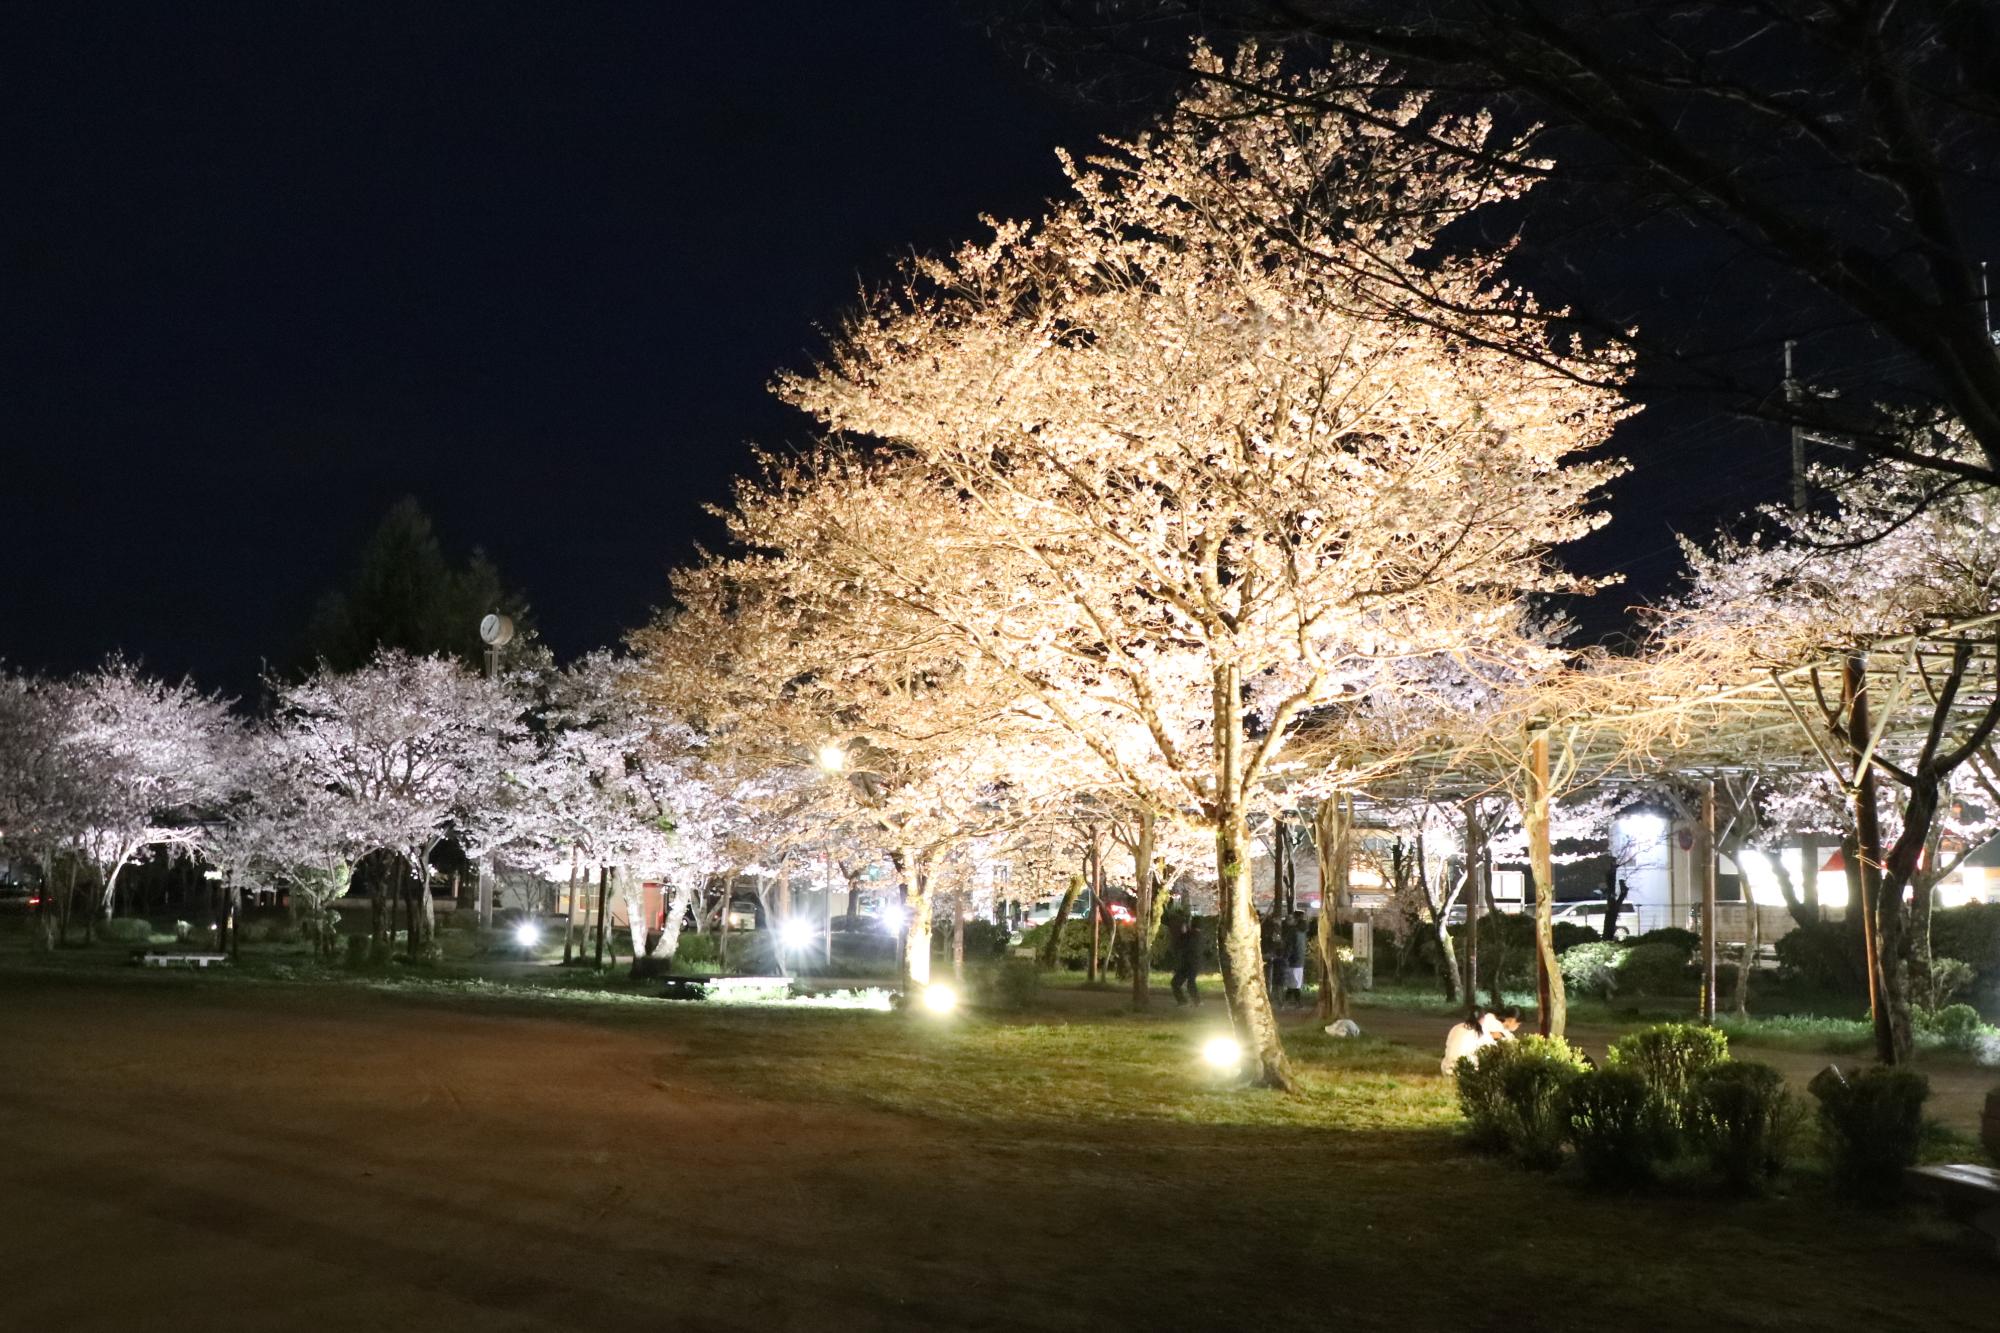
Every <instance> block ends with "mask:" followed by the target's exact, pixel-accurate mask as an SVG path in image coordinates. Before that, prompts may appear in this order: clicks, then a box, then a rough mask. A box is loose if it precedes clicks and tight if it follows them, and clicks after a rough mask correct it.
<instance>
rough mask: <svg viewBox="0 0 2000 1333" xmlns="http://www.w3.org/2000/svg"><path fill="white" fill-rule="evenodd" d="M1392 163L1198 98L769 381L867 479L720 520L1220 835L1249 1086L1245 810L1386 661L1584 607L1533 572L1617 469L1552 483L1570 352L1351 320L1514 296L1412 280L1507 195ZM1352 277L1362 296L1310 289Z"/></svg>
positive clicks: (1234, 996)
mask: <svg viewBox="0 0 2000 1333" xmlns="http://www.w3.org/2000/svg"><path fill="white" fill-rule="evenodd" d="M1316 91H1325V90H1316ZM1415 111H1416V108H1415V106H1414V104H1412V105H1411V106H1408V107H1405V108H1403V110H1402V111H1401V112H1398V113H1397V114H1411V115H1413V114H1415ZM1445 132H1447V133H1451V134H1455V135H1460V136H1463V137H1464V138H1465V140H1466V141H1467V142H1468V143H1470V142H1476V141H1477V140H1479V139H1480V138H1481V137H1482V136H1483V135H1484V134H1485V133H1486V129H1485V126H1484V125H1483V124H1479V123H1473V122H1465V123H1459V124H1455V125H1453V126H1451V127H1449V128H1448V129H1447V130H1446V131H1445ZM1399 145H1400V141H1399V140H1397V139H1396V138H1395V137H1394V136H1391V135H1384V134H1380V133H1378V132H1377V131H1376V130H1375V129H1373V128H1372V127H1371V126H1369V125H1367V124H1366V123H1364V122H1362V121H1360V120H1358V119H1355V118H1353V117H1350V116H1347V115H1344V114H1340V113H1338V112H1335V111H1330V110H1327V109H1324V107H1323V106H1321V107H1315V108H1312V109H1306V108H1304V107H1303V104H1302V106H1301V108H1300V109H1297V110H1295V111H1291V112H1278V113H1274V112H1271V111H1270V110H1269V108H1268V105H1264V106H1260V107H1252V106H1250V105H1249V104H1248V103H1242V102H1238V101H1237V100H1236V99H1234V98H1233V97H1232V95H1231V94H1230V93H1229V92H1228V91H1227V90H1226V89H1224V90H1217V91H1210V92H1206V93H1203V94H1201V95H1200V96H1198V97H1196V98H1195V99H1193V100H1191V101H1189V102H1187V103H1185V104H1184V105H1183V106H1182V107H1181V108H1179V110H1178V111H1177V112H1176V113H1175V114H1174V115H1173V116H1172V117H1171V118H1169V120H1168V121H1167V122H1166V123H1164V124H1163V125H1162V126H1161V127H1160V128H1159V130H1158V131H1157V132H1155V133H1153V134H1150V135H1147V136H1145V137H1142V138H1140V139H1138V140H1135V141H1133V142H1131V143H1127V144H1120V145H1114V146H1113V147H1112V148H1111V150H1110V151H1109V152H1108V153H1107V154H1106V155H1104V156H1103V157H1100V158H1098V159H1095V160H1093V161H1092V162H1090V163H1089V164H1070V167H1069V170H1070V182H1071V198H1070V199H1069V200H1068V201H1067V202H1064V203H1062V204H1059V205H1058V206H1056V207H1055V209H1054V210H1053V211H1052V212H1051V213H1050V214H1049V215H1048V216H1047V217H1046V218H1044V219H1043V220H1041V221H1040V222H1038V223H1036V224H1033V225H1024V224H1004V225H1001V226H999V227H998V228H997V230H996V235H995V237H994V239H993V240H992V241H990V242H988V243H985V244H977V245H969V246H967V247H965V248H963V249H961V250H959V251H957V252H956V253H954V254H953V255H951V256H950V257H948V258H945V259H940V260H927V261H919V262H917V263H916V264H914V265H913V266H912V267H911V270H910V272H909V274H908V279H907V281H906V282H905V283H904V284H903V285H902V286H901V287H900V288H898V289H896V290H894V291H890V292H885V293H882V294H881V295H879V296H878V297H876V298H875V299H874V300H872V301H871V302H870V303H869V304H868V305H867V307H866V308H865V309H864V310H863V311H861V312H860V313H859V314H858V315H857V316H855V317H854V318H853V319H852V320H851V321H850V322H849V323H848V325H847V326H846V327H845V328H844V329H843V331H842V332H841V334H840V335H839V337H838V338H837V339H836V340H835V342H834V345H833V347H832V349H831V352H830V354H829V356H828V359H827V362H826V364H824V365H823V366H821V367H820V368H818V369H817V370H815V371H813V372H812V373H809V374H804V375H798V376H790V377H786V378H785V379H783V380H782V381H781V383H780V392H781V394H782V396H784V397H785V398H786V399H787V400H788V401H790V402H792V403H795V404H797V405H798V406H800V407H801V408H803V409H805V410H806V411H808V412H810V413H811V414H813V415H814V416H815V417H817V418H818V419H819V420H820V421H821V422H822V423H824V424H825V425H826V426H827V427H829V428H831V429H833V430H836V431H840V432H852V433H855V434H861V435H867V436H872V437H875V438H876V439H878V440H881V441H884V442H886V443H887V444H888V445H890V446H891V448H892V452H891V454H890V456H889V459H888V460H887V461H885V462H875V461H871V460H868V459H865V458H863V457H862V456H861V455H859V454H856V453H850V452H845V451H843V450H842V449H841V448H840V447H839V446H830V447H829V448H828V450H827V451H825V452H824V453H823V454H822V455H820V456H819V457H817V458H814V459H811V460H807V461H806V462H804V463H802V464H799V465H796V466H794V467H792V468H791V469H789V470H781V471H780V472H779V474H778V475H777V476H776V477H775V479H774V482H773V484H772V487H771V495H770V498H769V499H768V500H767V501H765V502H764V503H763V504H762V505H761V507H760V508H758V507H757V506H756V505H755V504H754V502H753V504H752V505H751V506H745V505H743V504H741V503H739V509H742V508H745V507H753V508H758V512H757V516H756V519H755V521H754V522H753V523H751V524H749V525H748V526H750V527H751V528H753V529H755V534H756V536H757V537H758V538H759V539H760V540H761V541H762V542H763V543H764V544H766V545H767V546H771V547H774V548H775V549H778V550H781V551H783V552H784V553H785V555H786V556H787V557H789V558H791V559H793V560H796V561H800V562H804V563H807V564H809V565H811V566H813V567H814V568H816V569H818V570H820V571H822V572H823V575H824V587H825V588H826V590H827V592H828V594H829V595H831V594H832V593H833V592H834V590H836V589H843V590H851V589H857V588H858V589H866V590H868V591H869V594H870V595H872V596H874V597H876V598H877V599H880V600H883V601H886V602H891V603H894V604H895V605H897V606H899V607H901V608H903V609H904V610H905V611H906V612H907V613H909V614H910V615H912V616H914V617H915V618H916V619H917V620H918V621H919V622H921V623H922V625H923V626H924V632H925V633H926V634H927V635H929V636H930V637H931V639H932V640H933V641H935V642H936V643H937V644H938V645H939V647H938V649H937V651H939V652H941V653H945V654H948V655H956V656H957V657H958V658H959V659H960V660H962V661H965V662H973V661H977V662H980V663H982V664H985V666H986V667H987V669H990V670H992V671H995V672H998V673H999V674H1001V675H1002V676H1003V677H1004V678H1005V680H1006V681H1007V682H1009V683H1010V684H1011V685H1012V686H1013V687H1014V688H1015V689H1017V690H1019V691H1020V692H1021V694H1022V695H1023V697H1025V698H1026V699H1029V700H1031V701H1032V705H1033V708H1034V710H1035V711H1036V712H1037V713H1038V715H1039V716H1040V718H1041V719H1043V720H1045V721H1047V722H1048V723H1050V724H1052V725H1054V726H1055V727H1057V728H1059V729H1060V730H1062V731H1063V732H1064V733H1065V734H1066V735H1067V736H1069V737H1070V739H1071V740H1072V742H1074V743H1075V744H1076V745H1079V746H1081V747H1082V748H1083V749H1084V750H1086V751H1087V752H1088V753H1089V754H1090V755H1091V756H1093V757H1094V759H1095V760H1096V761H1097V763H1098V764H1099V766H1100V767H1101V769H1102V774H1101V775H1100V780H1101V781H1115V782H1116V783H1117V784H1118V785H1119V786H1120V787H1121V788H1122V789H1124V790H1125V791H1127V792H1128V793H1129V794H1130V796H1131V798H1132V799H1134V800H1137V801H1139V802H1141V803H1143V804H1145V805H1146V806H1148V807H1150V808H1152V809H1154V810H1156V811H1161V812H1166V813H1171V815H1172V816H1173V817H1175V818H1180V819H1184V820H1188V821H1191V822H1194V823H1196V824H1198V825H1199V826H1201V827H1203V828H1205V829H1207V830H1208V831H1210V833H1211V834H1212V836H1213V838H1214V840H1215V856H1216V866H1217V877H1218V881H1219V884H1220V886H1221V891H1222V899H1223V914H1224V918H1225V928H1224V941H1225V947H1224V979H1225V983H1226V986H1227V988H1228V990H1229V993H1230V997H1231V1002H1232V1006H1233V1010H1234V1013H1235V1014H1236V1016H1237V1018H1238V1021H1239V1022H1240V1023H1241V1024H1242V1025H1243V1027H1244V1029H1245V1033H1246V1035H1247V1036H1248V1037H1249V1039H1250V1043H1251V1046H1252V1048H1253V1049H1254V1052H1255V1061H1256V1066H1257V1069H1258V1072H1259V1075H1260V1077H1261V1079H1262V1080H1263V1081H1264V1082H1266V1083H1269V1084H1273V1085H1277V1086H1285V1087H1289V1086H1290V1085H1291V1082H1292V1079H1291V1074H1290V1070H1289V1066H1288V1065H1287V1063H1286V1061H1285V1057H1284V1053H1283V1049H1282V1046H1281V1044H1280V1042H1279V1038H1278V1031H1277V1026H1276V1022H1275V1019H1274V1018H1273V1016H1272V1013H1271V1007H1270V1002H1269V997H1268V995H1267V994H1266V993H1265V988H1264V984H1263V979H1262V972H1261V968H1260V967H1259V964H1258V945H1257V922H1256V917H1255V910H1254V907H1253V905H1252V903H1251V899H1250V893H1249V889H1248V875H1247V867H1248V859H1249V856H1250V852H1251V848H1250V843H1249V833H1248V827H1247V822H1246V821H1247V816H1248V813H1249V811H1250V809H1251V806H1252V803H1253V801H1254V799H1255V794H1256V792H1257V791H1258V789H1259V788H1260V785H1261V784H1262V783H1263V782H1264V781H1265V779H1266V778H1267V776H1268V775H1269V772H1270V769H1271V766H1272V764H1273V763H1274V761H1276V760H1278V758H1279V757H1280V756H1281V755H1282V754H1283V753H1284V751H1285V749H1286V747H1287V745H1288V743H1289V742H1290V741H1291V739H1292V737H1293V735H1294V733H1295V731H1296V730H1297V729H1298V727H1299V726H1300V725H1301V724H1302V722H1304V721H1305V720H1306V719H1309V718H1311V717H1312V716H1314V715H1315V714H1316V713H1317V712H1319V711H1321V710H1326V709H1329V708H1335V709H1337V708H1339V707H1341V706H1342V705H1347V704H1352V703H1354V702H1355V701H1358V700H1360V699H1363V698H1366V697H1367V696H1369V695H1370V694H1371V693H1372V692H1375V691H1377V690H1380V689H1382V688H1383V687H1384V684H1385V682H1386V681H1389V680H1390V679H1392V678H1393V676H1394V674H1395V671H1394V669H1395V667H1396V666H1397V665H1398V664H1402V663H1407V662H1411V661H1420V660H1424V659H1429V658H1436V657H1446V656H1458V657H1469V658H1479V657H1484V656H1488V655H1494V654H1500V655H1513V654H1517V653H1519V652H1521V651H1522V649H1521V645H1520V641H1519V638H1518V636H1517V635H1515V634H1514V633H1513V621H1514V613H1513V608H1514V606H1515V604H1516V602H1517V600H1518V599H1519V598H1520V596H1521V595H1522V594H1523V593H1525V592H1529V591H1535V590H1555V589H1571V588H1575V587H1576V586H1578V585H1577V584H1576V582H1575V581H1574V580H1572V579H1569V578H1566V577H1564V576H1563V575H1561V574H1560V573H1558V572H1557V571H1556V570H1555V569H1554V568H1553V567H1552V565H1551V564H1550V562H1549V560H1548V558H1547V555H1548V551H1549V548H1550V547H1551V546H1552V545H1553V544H1555V543H1558V542H1561V541H1564V540H1567V539H1569V538H1572V537H1575V536H1577V535H1580V534H1581V533H1583V532H1585V531H1587V530H1588V529H1589V528H1590V527H1592V526H1593V525H1594V523H1595V520H1594V519H1593V518H1592V517H1591V516H1590V515H1589V513H1588V512H1587V508H1586V505H1587V500H1588V497H1589V495H1590V493H1591V492H1592V490H1593V489H1594V488H1595V487H1597V486H1598V485H1600V484H1601V483H1602V482H1603V481H1604V480H1605V479H1606V478H1608V477H1609V476H1610V475H1612V474H1613V472H1614V471H1615V470H1616V469H1615V466H1614V465H1612V464H1609V463H1603V462H1579V461H1578V459H1579V455H1580V454H1581V453H1582V452H1583V451H1585V450H1588V449H1589V448H1591V447H1592V446H1594V445H1596V444H1598V443H1600V442H1601V441H1602V440H1603V438H1604V437H1605V434H1606V432H1607V431H1608V430H1609V428H1610V426H1611V425H1612V423H1613V422H1614V421H1615V420H1616V419H1617V417H1618V415H1619V412H1620V410H1621V409H1620V407H1619V404H1618V402H1617V400H1616V399H1615V398H1614V397H1613V396H1612V395H1611V394H1608V393H1605V392H1602V391H1599V390H1596V389H1592V388H1587V387H1583V386H1581V385H1579V384H1578V383H1577V382H1575V381H1574V380H1573V379H1571V378H1570V377H1569V375H1568V374H1566V365H1565V351H1564V349H1563V348H1561V347H1560V346H1558V345H1555V344H1550V345H1548V347H1547V349H1546V351H1547V355H1546V359H1545V361H1544V362H1543V363H1542V364H1540V365H1536V364H1533V363H1530V362H1528V361H1525V360H1523V359H1520V358H1518V357H1513V356H1505V355H1500V354H1497V353H1493V352H1490V351H1488V350H1487V349H1486V348H1483V347H1481V346H1479V345H1476V344H1474V343H1471V342H1467V341H1463V340H1459V339H1455V338H1453V337H1450V336H1448V335H1446V334H1444V333H1441V332H1439V331H1437V330H1436V329H1434V328H1432V327H1430V326H1428V325H1426V324H1424V323H1422V322H1420V321H1416V320H1403V319H1394V320H1386V319H1379V318H1374V317H1372V316H1370V315H1368V314H1365V313H1360V312H1363V311H1367V310H1374V309H1377V308H1379V303H1371V302H1366V301H1360V300H1357V299H1355V298H1356V296H1357V289H1356V287H1355V286H1354V284H1356V283H1362V282H1385V283H1393V282H1394V281H1395V280H1396V278H1397V275H1398V274H1402V275H1408V274H1410V273H1412V272H1414V271H1415V268H1416V266H1418V265H1419V264H1421V265H1422V267H1423V268H1424V272H1425V281H1426V282H1427V283H1430V284H1433V285H1436V286H1438V287H1440V288H1441V289H1448V290H1451V291H1452V292H1454V293H1455V294H1456V295H1457V297H1458V298H1459V299H1461V300H1463V301H1465V302H1467V303H1474V302H1477V303H1485V304H1488V305H1499V306H1504V305H1505V304H1506V302H1508V301H1510V300H1514V301H1520V300H1524V298H1520V297H1516V296H1513V295H1511V294H1508V293H1503V292H1497V291H1495V290H1493V289H1492V287H1491V284H1490V281H1489V279H1490V278H1491V272H1492V270H1491V266H1490V263H1489V261H1487V260H1485V259H1478V258H1474V259H1463V258H1452V257H1448V256H1444V255H1441V254H1439V253H1438V252H1437V251H1436V250H1435V249H1434V245H1435V242H1436V239H1437V235H1438V232H1439V230H1440V229H1441V228H1442V227H1443V226H1444V225H1445V224H1446V223H1447V222H1448V221H1450V220H1452V219H1454V218H1456V217H1459V216H1462V215H1463V214H1464V213H1465V212H1467V211H1468V210H1470V209H1473V208H1476V207H1478V206H1480V205H1482V204H1484V203H1486V202H1489V201H1493V200H1498V199H1503V198H1506V197H1509V196H1510V195H1511V194H1512V193H1514V192H1516V191H1517V189H1518V188H1519V183H1518V182H1514V181H1510V180H1508V179H1507V178H1505V177H1504V176H1501V175H1495V174H1492V173H1486V172H1479V173H1474V172H1471V171H1469V170H1468V171H1466V172H1464V173H1461V174H1438V173H1437V172H1435V171H1433V170H1431V169H1430V168H1431V165H1433V164H1431V163H1430V162H1428V161H1427V160H1421V159H1419V158H1418V157H1417V156H1415V155H1412V154H1409V153H1406V152H1405V150H1404V149H1403V148H1401V147H1400V146H1399ZM1357 248H1365V249H1366V251H1367V255H1368V261H1367V263H1366V264H1363V265H1354V266H1348V267H1339V266H1333V265H1326V264H1318V263H1314V264H1307V263H1303V262H1301V256H1302V255H1303V254H1306V253H1310V252H1315V251H1321V250H1345V251H1348V252H1353V251H1355V250H1356V249H1357ZM828 496H833V497H837V498H834V499H829V500H827V501H826V502H824V503H823V502H822V500H823V498H824V497H828ZM946 645H948V647H947V646H946Z"/></svg>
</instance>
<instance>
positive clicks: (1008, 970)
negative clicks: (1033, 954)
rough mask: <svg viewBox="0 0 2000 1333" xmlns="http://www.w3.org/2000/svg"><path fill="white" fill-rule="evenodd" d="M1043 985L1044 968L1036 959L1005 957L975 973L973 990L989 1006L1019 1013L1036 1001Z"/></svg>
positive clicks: (973, 975)
mask: <svg viewBox="0 0 2000 1333" xmlns="http://www.w3.org/2000/svg"><path fill="white" fill-rule="evenodd" d="M1041 987H1042V970H1041V969H1040V968H1039V967H1037V966H1035V960H1034V959H1032V958H1002V959H1000V960H999V961H998V962H992V963H987V964H986V965H984V966H982V967H980V968H978V969H977V970H975V971H973V973H972V990H973V995H974V997H975V998H976V999H977V1000H978V1002H979V1004H980V1005H982V1006H983V1007H985V1008H988V1009H1004V1010H1007V1011H1009V1012H1018V1011H1020V1010H1022V1009H1026V1008H1028V1007H1029V1006H1030V1005H1032V1004H1034V1002H1035V996H1036V995H1037V994H1038V993H1039V992H1040V990H1041Z"/></svg>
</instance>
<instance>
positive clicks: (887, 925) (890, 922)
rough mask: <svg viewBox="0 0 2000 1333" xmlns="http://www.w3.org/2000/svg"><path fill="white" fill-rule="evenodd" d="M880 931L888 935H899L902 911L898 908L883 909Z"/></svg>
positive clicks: (901, 927) (901, 924) (901, 926)
mask: <svg viewBox="0 0 2000 1333" xmlns="http://www.w3.org/2000/svg"><path fill="white" fill-rule="evenodd" d="M882 929H883V931H884V932H885V933H887V934H890V935H895V934H898V933H900V932H901V931H902V929H903V909H902V908H900V907H885V908H883V909H882Z"/></svg>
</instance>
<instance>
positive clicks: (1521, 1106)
mask: <svg viewBox="0 0 2000 1333" xmlns="http://www.w3.org/2000/svg"><path fill="white" fill-rule="evenodd" d="M1584 1069H1585V1065H1584V1062H1583V1053H1582V1052H1581V1051H1579V1050H1577V1049H1576V1047H1574V1046H1571V1045H1570V1044H1569V1043H1568V1042H1566V1041H1564V1040H1563V1039H1562V1038H1560V1037H1523V1038H1521V1039H1520V1040H1519V1041H1503V1042H1498V1043H1495V1044H1494V1045H1492V1046H1488V1047H1485V1048H1484V1049H1482V1050H1481V1051H1480V1053H1479V1059H1478V1060H1477V1061H1476V1062H1475V1061H1473V1060H1470V1059H1462V1060H1460V1061H1459V1062H1458V1098H1459V1106H1460V1108H1461V1109H1462V1110H1463V1111H1464V1112H1465V1117H1466V1119H1467V1120H1468V1121H1470V1122H1471V1125H1472V1137H1473V1140H1474V1141H1475V1142H1476V1143H1478V1144H1479V1145H1481V1146H1484V1147H1489V1148H1497V1147H1502V1146H1504V1147H1506V1148H1507V1149H1508V1150H1510V1151H1511V1152H1512V1153H1513V1154H1514V1155H1515V1156H1516V1157H1518V1158H1519V1159H1520V1160H1521V1162H1522V1163H1523V1164H1524V1165H1526V1166H1529V1167H1532V1168H1534V1169H1536V1170H1541V1171H1552V1170H1554V1169H1555V1168H1556V1167H1557V1166H1558V1165H1559V1164H1561V1162H1562V1149H1563V1142H1564V1139H1565V1138H1566V1137H1567V1135H1568V1128H1569V1126H1568V1118H1567V1116H1566V1114H1565V1111H1566V1107H1565V1104H1564V1099H1563V1093H1564V1089H1565V1088H1567V1087H1568V1085H1569V1084H1570V1082H1571V1081H1572V1080H1573V1079H1575V1078H1576V1077H1577V1076H1578V1075H1579V1074H1581V1073H1582V1072H1583V1071H1584Z"/></svg>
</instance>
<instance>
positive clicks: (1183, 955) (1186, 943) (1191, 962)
mask: <svg viewBox="0 0 2000 1333" xmlns="http://www.w3.org/2000/svg"><path fill="white" fill-rule="evenodd" d="M1173 946H1174V1003H1175V1004H1193V1005H1199V1004H1200V1003H1201V992H1200V991H1199V990H1197V989H1195V978H1196V977H1198V976H1200V975H1201V931H1200V930H1199V929H1197V928H1196V926H1195V922H1194V913H1193V912H1192V911H1185V912H1182V913H1181V914H1180V915H1179V916H1177V917H1175V918H1174V925H1173ZM1184 988H1185V993H1183V990H1184Z"/></svg>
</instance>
